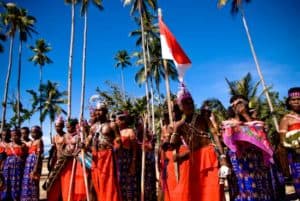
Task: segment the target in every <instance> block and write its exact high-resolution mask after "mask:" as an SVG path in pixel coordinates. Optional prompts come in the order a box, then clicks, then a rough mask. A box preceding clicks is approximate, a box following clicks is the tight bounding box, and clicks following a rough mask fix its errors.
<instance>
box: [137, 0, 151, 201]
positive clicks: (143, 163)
mask: <svg viewBox="0 0 300 201" xmlns="http://www.w3.org/2000/svg"><path fill="white" fill-rule="evenodd" d="M138 6H139V14H140V22H141V32H142V33H141V34H142V51H143V63H144V69H145V78H146V83H145V90H146V100H147V113H148V115H147V116H149V114H150V107H149V92H148V79H147V77H148V67H147V59H146V51H145V36H144V22H143V13H142V0H139V1H138ZM147 120H148V121H147V122H148V125H150V119H149V117H148V118H147ZM145 122H146V121H145ZM145 122H144V124H145ZM146 128H147V126H144V129H146ZM146 133H147V132H146V131H144V134H143V147H144V145H145V140H146ZM145 154H146V153H145V149H143V150H142V172H141V177H142V178H141V201H144V193H145V192H144V178H145Z"/></svg>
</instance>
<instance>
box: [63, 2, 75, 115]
mask: <svg viewBox="0 0 300 201" xmlns="http://www.w3.org/2000/svg"><path fill="white" fill-rule="evenodd" d="M65 3H67V4H71V32H70V48H69V63H68V114H67V119H70V118H71V115H72V112H71V109H72V74H73V73H72V70H73V51H74V34H75V31H74V30H75V4H76V3H77V0H65Z"/></svg>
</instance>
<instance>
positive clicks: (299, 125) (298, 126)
mask: <svg viewBox="0 0 300 201" xmlns="http://www.w3.org/2000/svg"><path fill="white" fill-rule="evenodd" d="M299 129H300V122H299V123H294V124H292V125H289V127H288V131H293V130H299Z"/></svg>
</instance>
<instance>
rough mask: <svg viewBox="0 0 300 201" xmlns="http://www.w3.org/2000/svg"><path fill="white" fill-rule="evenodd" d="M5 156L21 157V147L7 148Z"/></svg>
mask: <svg viewBox="0 0 300 201" xmlns="http://www.w3.org/2000/svg"><path fill="white" fill-rule="evenodd" d="M6 154H7V155H8V156H12V155H17V156H22V155H23V151H22V148H21V147H9V148H7V149H6Z"/></svg>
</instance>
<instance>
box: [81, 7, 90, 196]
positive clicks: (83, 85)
mask: <svg viewBox="0 0 300 201" xmlns="http://www.w3.org/2000/svg"><path fill="white" fill-rule="evenodd" d="M87 24H88V23H87V10H86V11H85V12H84V28H83V48H82V67H81V68H82V75H81V76H82V77H81V103H80V115H79V116H80V118H79V120H80V122H79V124H81V123H84V122H83V121H84V118H83V113H84V98H85V80H86V47H87ZM79 126H80V128H79V129H80V130H79V131H80V133H79V134H80V140H81V143H84V136H83V128H82V127H83V126H84V125H79ZM81 160H82V171H83V179H84V187H85V193H86V197H87V201H90V196H89V188H88V182H87V175H86V166H85V156H84V149H83V148H81Z"/></svg>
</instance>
